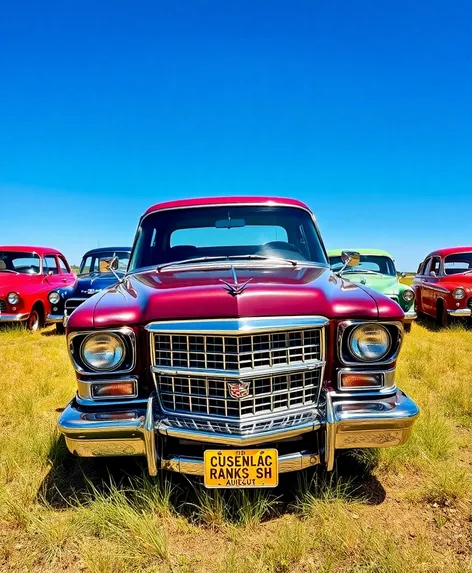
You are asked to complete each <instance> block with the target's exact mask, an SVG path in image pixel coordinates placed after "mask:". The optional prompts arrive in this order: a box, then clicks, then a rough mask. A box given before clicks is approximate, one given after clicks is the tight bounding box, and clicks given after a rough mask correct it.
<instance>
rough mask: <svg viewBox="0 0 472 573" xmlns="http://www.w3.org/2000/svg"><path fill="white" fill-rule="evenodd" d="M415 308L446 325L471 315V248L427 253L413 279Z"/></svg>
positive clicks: (453, 248) (454, 248)
mask: <svg viewBox="0 0 472 573" xmlns="http://www.w3.org/2000/svg"><path fill="white" fill-rule="evenodd" d="M412 287H413V289H414V290H415V295H416V304H417V308H418V311H419V312H421V313H423V314H425V315H428V316H432V317H433V318H435V319H436V321H437V322H438V324H439V325H441V326H447V325H448V324H449V323H450V321H451V319H453V318H469V317H470V316H471V314H472V247H450V248H447V249H439V250H437V251H433V252H432V253H430V254H429V255H428V256H427V257H426V258H425V259H424V261H423V262H422V263H421V264H420V266H419V267H418V271H417V274H416V276H415V278H414V279H413V283H412Z"/></svg>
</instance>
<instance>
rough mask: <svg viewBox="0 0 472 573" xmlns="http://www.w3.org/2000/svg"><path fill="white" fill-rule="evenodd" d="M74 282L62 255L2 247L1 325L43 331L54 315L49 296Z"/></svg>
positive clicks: (44, 248)
mask: <svg viewBox="0 0 472 573" xmlns="http://www.w3.org/2000/svg"><path fill="white" fill-rule="evenodd" d="M74 280H75V275H74V274H73V273H71V270H70V267H69V264H68V262H67V260H66V258H65V257H64V255H63V254H62V253H60V252H59V251H57V250H56V249H50V248H47V247H24V246H0V323H15V322H22V323H24V324H25V325H26V327H27V328H28V329H29V330H32V331H35V330H38V329H39V328H41V327H42V326H43V325H44V324H45V322H46V321H47V316H48V315H49V314H50V313H51V304H50V302H49V300H48V293H49V292H50V290H51V289H52V288H54V289H57V288H59V287H65V286H67V285H69V284H71V283H73V282H74Z"/></svg>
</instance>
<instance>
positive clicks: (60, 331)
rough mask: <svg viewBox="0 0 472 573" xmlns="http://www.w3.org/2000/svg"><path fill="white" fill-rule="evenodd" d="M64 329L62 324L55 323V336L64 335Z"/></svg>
mask: <svg viewBox="0 0 472 573" xmlns="http://www.w3.org/2000/svg"><path fill="white" fill-rule="evenodd" d="M65 333H66V327H65V326H64V324H63V323H62V322H56V334H65Z"/></svg>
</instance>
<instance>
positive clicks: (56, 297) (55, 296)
mask: <svg viewBox="0 0 472 573" xmlns="http://www.w3.org/2000/svg"><path fill="white" fill-rule="evenodd" d="M48 299H49V302H50V303H51V304H57V303H58V302H59V301H60V300H61V295H60V294H59V293H58V292H57V291H55V290H53V291H52V292H50V293H49V295H48Z"/></svg>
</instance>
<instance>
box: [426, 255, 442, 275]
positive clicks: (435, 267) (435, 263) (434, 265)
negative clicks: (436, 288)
mask: <svg viewBox="0 0 472 573" xmlns="http://www.w3.org/2000/svg"><path fill="white" fill-rule="evenodd" d="M440 268H441V259H440V257H433V260H432V262H431V269H430V271H429V274H431V273H432V272H433V271H434V273H435V274H436V276H439V270H440Z"/></svg>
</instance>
